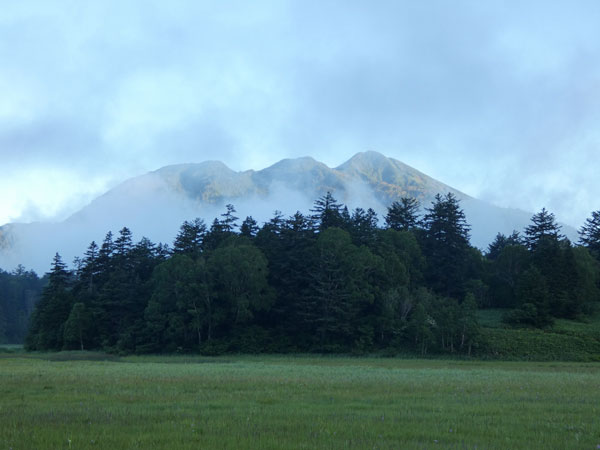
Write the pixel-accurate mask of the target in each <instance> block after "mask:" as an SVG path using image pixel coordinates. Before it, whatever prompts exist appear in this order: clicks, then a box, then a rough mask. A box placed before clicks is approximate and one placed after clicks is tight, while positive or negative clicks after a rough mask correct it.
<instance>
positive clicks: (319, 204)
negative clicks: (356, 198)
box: [310, 191, 342, 231]
mask: <svg viewBox="0 0 600 450" xmlns="http://www.w3.org/2000/svg"><path fill="white" fill-rule="evenodd" d="M341 210H342V205H341V204H340V203H338V201H337V200H336V199H335V198H334V197H333V195H332V194H331V192H330V191H327V193H326V194H325V195H324V196H322V197H320V198H318V199H317V200H315V203H314V205H313V208H312V209H311V210H310V212H312V213H313V215H312V216H311V218H312V220H313V223H314V224H315V226H316V227H317V228H318V229H319V230H320V231H323V230H326V229H327V228H329V227H339V226H341V225H342V215H341Z"/></svg>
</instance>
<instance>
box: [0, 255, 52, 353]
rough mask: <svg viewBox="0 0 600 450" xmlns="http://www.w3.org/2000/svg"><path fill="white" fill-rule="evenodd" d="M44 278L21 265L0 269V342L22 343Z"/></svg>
mask: <svg viewBox="0 0 600 450" xmlns="http://www.w3.org/2000/svg"><path fill="white" fill-rule="evenodd" d="M44 284H45V280H44V279H40V278H38V276H37V275H36V274H35V272H33V271H27V270H25V268H24V267H23V266H21V265H19V266H17V268H16V269H15V270H14V271H12V272H4V271H3V270H0V343H1V344H5V343H9V344H18V343H22V342H23V341H24V339H25V335H26V334H27V327H28V323H29V316H30V314H31V313H32V311H33V310H34V307H35V304H36V303H37V302H38V300H39V298H40V295H41V291H42V286H43V285H44Z"/></svg>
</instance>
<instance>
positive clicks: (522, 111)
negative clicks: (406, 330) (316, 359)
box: [0, 0, 600, 227]
mask: <svg viewBox="0 0 600 450" xmlns="http://www.w3.org/2000/svg"><path fill="white" fill-rule="evenodd" d="M598 24H600V2H598V1H597V0H590V1H564V2H561V1H555V2H554V1H547V0H546V1H539V2H538V1H514V2H509V1H498V2H493V1H487V0H486V1H479V0H476V1H445V0H444V1H441V0H440V1H423V2H417V1H390V2H386V1H374V2H367V1H363V2H353V1H347V0H344V1H342V0H340V1H335V2H334V1H324V0H319V1H314V2H309V1H295V2H284V1H270V2H258V1H227V2H208V1H206V2H203V1H191V0H190V1H173V0H170V1H150V0H140V1H122V0H120V1H109V0H101V1H80V0H75V1H51V0H42V1H27V0H20V1H6V2H3V3H2V7H1V8H0V157H1V162H0V189H1V192H2V195H1V196H0V224H2V223H5V222H9V221H32V220H48V219H53V220H59V219H63V218H65V217H66V216H68V215H69V214H70V213H72V212H74V211H76V210H77V209H79V208H80V207H81V206H83V205H84V204H85V203H87V202H89V201H90V200H91V199H92V198H94V197H95V196H97V195H99V194H101V193H102V192H104V191H105V190H106V189H108V188H110V187H112V186H114V185H115V184H116V183H118V182H119V181H122V180H123V179H125V178H128V177H131V176H135V175H139V174H142V173H145V172H147V171H150V170H155V169H157V168H159V167H161V166H164V165H167V164H175V163H183V162H201V161H204V160H207V159H220V160H222V161H224V162H225V163H226V164H228V165H229V166H230V167H231V168H233V169H235V170H244V169H249V168H253V169H260V168H264V167H266V166H268V165H270V164H272V163H274V162H276V161H278V160H280V159H282V158H287V157H297V156H305V155H309V156H312V157H314V158H315V159H317V160H320V161H323V162H325V163H326V164H328V165H330V166H337V165H339V164H340V163H342V162H344V161H345V160H347V159H348V158H350V157H351V156H352V155H353V154H355V153H356V152H359V151H364V150H376V151H379V152H381V153H383V154H385V155H387V156H391V157H394V158H396V159H399V160H401V161H403V162H405V163H407V164H409V165H412V166H414V167H415V168H417V169H419V170H421V171H423V172H425V173H427V174H429V175H431V176H433V177H434V178H437V179H439V180H441V181H443V182H445V183H447V184H449V185H451V186H453V187H455V188H457V189H460V190H462V191H463V192H466V193H467V194H470V195H472V196H476V197H479V198H482V199H485V200H489V201H492V202H494V203H496V204H498V205H501V206H512V207H518V208H521V209H524V210H526V211H537V210H539V209H541V208H542V207H546V208H548V209H550V210H551V211H553V212H554V213H555V214H556V215H557V217H558V219H559V220H561V221H563V222H566V223H569V224H572V225H574V226H576V227H579V226H580V225H581V224H582V222H583V221H584V219H585V218H586V217H588V216H589V215H590V212H591V211H593V210H598V209H600V183H599V179H600V176H599V174H600V170H599V169H600V34H599V32H598V26H599V25H598Z"/></svg>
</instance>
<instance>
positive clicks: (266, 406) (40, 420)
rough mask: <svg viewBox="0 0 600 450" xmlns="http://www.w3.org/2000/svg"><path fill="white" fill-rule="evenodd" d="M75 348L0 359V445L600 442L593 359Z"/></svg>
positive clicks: (599, 393)
mask: <svg viewBox="0 0 600 450" xmlns="http://www.w3.org/2000/svg"><path fill="white" fill-rule="evenodd" d="M76 353H77V352H75V353H71V354H70V356H71V357H70V358H68V357H66V356H65V357H60V358H59V357H57V356H56V355H45V357H44V356H43V355H35V356H36V357H29V358H22V357H21V356H22V355H14V356H13V357H4V358H2V359H1V360H0V399H1V401H0V448H6V449H9V448H12V449H14V450H17V449H46V448H48V449H50V448H51V449H61V448H65V449H67V448H73V449H122V448H123V449H124V448H145V449H148V448H159V449H161V448H165V449H166V448H169V449H192V448H194V449H196V448H210V449H212V448H215V449H224V448H228V449H244V448H248V449H261V448H264V449H280V448H295V449H304V448H332V449H333V448H336V449H337V448H357V449H358V448H360V449H362V448H369V449H373V448H378V449H388V448H389V449H392V448H394V449H397V448H427V449H429V448H461V449H462V448H468V449H474V448H478V449H490V448H492V449H493V448H498V449H507V448H511V449H520V448H522V449H535V448H544V449H553V448H565V449H568V448H573V449H585V448H589V449H595V448H596V446H597V445H598V444H600V421H599V420H600V419H599V417H600V366H599V365H597V364H588V363H531V362H530V363H527V362H484V361H476V362H468V361H448V360H445V361H444V360H415V359H413V360H401V359H392V358H340V357H315V356H304V357H283V356H267V357H258V356H256V357H250V356H245V357H227V358H204V357H191V356H173V357H158V356H151V357H125V358H120V359H119V360H115V361H103V360H99V359H98V357H97V356H98V355H95V356H94V357H90V358H88V360H86V358H84V355H83V354H81V355H76ZM84 353H85V352H84ZM90 359H94V360H90Z"/></svg>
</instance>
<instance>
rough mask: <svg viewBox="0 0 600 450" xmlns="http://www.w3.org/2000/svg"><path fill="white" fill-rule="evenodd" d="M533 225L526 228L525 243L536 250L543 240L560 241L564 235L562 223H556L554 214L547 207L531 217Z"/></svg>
mask: <svg viewBox="0 0 600 450" xmlns="http://www.w3.org/2000/svg"><path fill="white" fill-rule="evenodd" d="M531 222H532V223H531V225H529V226H528V227H527V228H525V239H524V242H525V244H526V245H527V246H528V247H529V248H530V249H531V250H535V249H536V248H537V246H538V245H539V244H540V242H542V241H546V240H549V241H558V240H560V239H562V238H563V237H564V236H562V235H561V234H560V228H561V227H560V225H558V224H557V223H556V219H555V218H554V214H552V213H550V212H548V211H546V208H542V210H541V211H540V212H539V213H537V214H534V215H533V216H532V217H531Z"/></svg>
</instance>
